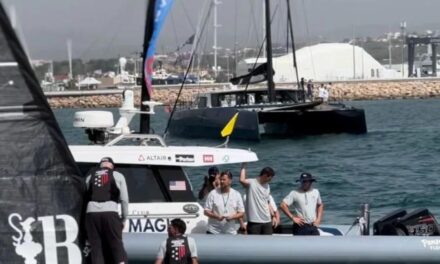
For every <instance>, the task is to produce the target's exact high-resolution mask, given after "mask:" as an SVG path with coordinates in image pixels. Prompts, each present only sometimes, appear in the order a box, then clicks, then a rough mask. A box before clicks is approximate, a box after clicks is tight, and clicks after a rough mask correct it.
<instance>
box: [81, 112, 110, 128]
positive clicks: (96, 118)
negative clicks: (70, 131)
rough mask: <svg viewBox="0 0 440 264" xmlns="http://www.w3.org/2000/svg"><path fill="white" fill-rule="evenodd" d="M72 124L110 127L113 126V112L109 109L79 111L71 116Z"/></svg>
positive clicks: (89, 126) (82, 126) (86, 126)
mask: <svg viewBox="0 0 440 264" xmlns="http://www.w3.org/2000/svg"><path fill="white" fill-rule="evenodd" d="M73 126H74V127H81V128H84V127H85V128H110V127H113V126H114V121H113V113H112V112H109V111H80V112H76V113H75V115H74V118H73Z"/></svg>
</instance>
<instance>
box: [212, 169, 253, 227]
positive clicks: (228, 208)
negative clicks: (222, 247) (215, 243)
mask: <svg viewBox="0 0 440 264" xmlns="http://www.w3.org/2000/svg"><path fill="white" fill-rule="evenodd" d="M231 184H232V174H231V172H229V171H225V172H222V173H221V174H220V188H217V189H214V190H212V191H211V192H210V193H209V194H208V197H207V199H206V203H205V215H206V216H207V217H209V220H208V234H233V235H235V234H237V227H236V223H237V220H238V219H240V218H242V217H243V215H244V205H243V199H242V198H241V195H240V193H239V192H238V191H236V190H234V189H232V188H231Z"/></svg>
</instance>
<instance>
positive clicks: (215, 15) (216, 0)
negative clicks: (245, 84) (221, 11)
mask: <svg viewBox="0 0 440 264" xmlns="http://www.w3.org/2000/svg"><path fill="white" fill-rule="evenodd" d="M213 1H214V46H213V48H214V75H215V78H216V79H217V75H218V68H217V67H218V66H217V48H218V47H217V28H218V27H220V25H218V23H217V6H218V5H219V4H220V3H221V2H220V1H218V0H213Z"/></svg>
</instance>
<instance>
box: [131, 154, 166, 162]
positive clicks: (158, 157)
mask: <svg viewBox="0 0 440 264" xmlns="http://www.w3.org/2000/svg"><path fill="white" fill-rule="evenodd" d="M146 160H147V161H167V160H169V161H171V157H170V156H166V155H142V154H141V155H139V157H138V161H146Z"/></svg>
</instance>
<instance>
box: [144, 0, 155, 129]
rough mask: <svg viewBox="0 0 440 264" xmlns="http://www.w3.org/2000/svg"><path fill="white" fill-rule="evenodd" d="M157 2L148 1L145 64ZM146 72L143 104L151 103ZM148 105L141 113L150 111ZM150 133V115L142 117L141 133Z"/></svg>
mask: <svg viewBox="0 0 440 264" xmlns="http://www.w3.org/2000/svg"><path fill="white" fill-rule="evenodd" d="M155 5H156V1H154V0H152V1H148V6H147V19H146V20H145V35H144V50H143V52H142V58H143V63H142V65H145V63H146V55H147V51H148V47H149V45H150V43H149V42H150V39H151V37H152V36H153V31H154V26H153V25H154V9H155ZM145 77H146V76H145V70H143V71H142V88H141V102H146V101H150V99H151V96H150V93H149V92H148V88H147V83H146V82H145ZM148 108H149V107H148V105H144V104H142V103H141V112H144V111H145V112H147V111H148ZM149 132H150V115H140V133H146V134H148V133H149Z"/></svg>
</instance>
